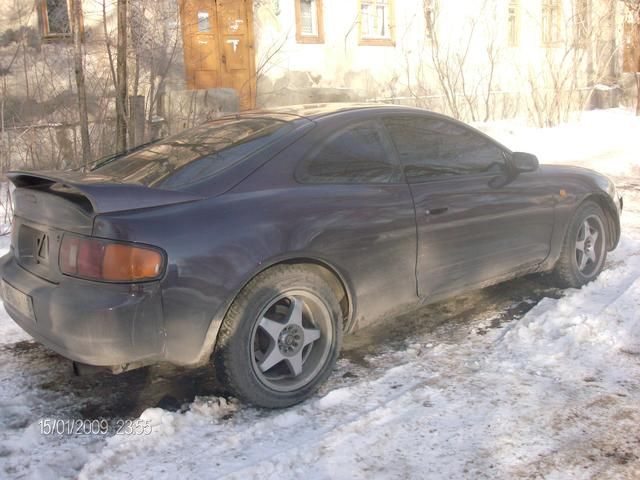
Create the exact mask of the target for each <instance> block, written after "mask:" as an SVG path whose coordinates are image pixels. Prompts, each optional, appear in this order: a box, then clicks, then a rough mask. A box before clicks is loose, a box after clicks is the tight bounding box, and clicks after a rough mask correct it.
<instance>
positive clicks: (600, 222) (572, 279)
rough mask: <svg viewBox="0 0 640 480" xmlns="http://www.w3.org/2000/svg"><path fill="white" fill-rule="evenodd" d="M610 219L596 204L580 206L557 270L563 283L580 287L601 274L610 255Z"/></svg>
mask: <svg viewBox="0 0 640 480" xmlns="http://www.w3.org/2000/svg"><path fill="white" fill-rule="evenodd" d="M606 221H607V219H606V217H605V214H604V212H603V211H602V208H600V206H599V205H597V204H596V203H594V202H590V201H588V202H585V203H584V204H582V205H581V206H580V207H578V209H577V210H576V212H575V214H574V215H573V219H572V221H571V224H570V225H569V229H568V230H567V234H566V237H565V240H564V243H563V246H562V252H561V254H560V259H559V260H558V263H557V265H556V268H555V270H554V274H555V277H556V280H557V283H558V284H559V286H561V287H574V288H579V287H581V286H582V285H584V284H586V283H588V282H590V281H591V280H593V279H594V278H596V277H597V276H598V275H599V274H600V272H601V271H602V268H603V267H604V262H605V260H606V258H607V238H606V235H607V233H606V232H607V231H606V229H605V225H606Z"/></svg>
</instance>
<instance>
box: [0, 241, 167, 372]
mask: <svg viewBox="0 0 640 480" xmlns="http://www.w3.org/2000/svg"><path fill="white" fill-rule="evenodd" d="M0 277H1V278H2V279H4V280H5V281H6V282H7V283H9V284H11V285H12V286H13V287H15V288H16V289H18V290H20V291H21V292H22V293H25V294H27V295H29V296H30V297H31V298H32V300H33V310H34V313H35V322H34V321H33V320H32V319H31V318H29V317H27V316H25V315H23V314H22V313H20V312H19V311H18V310H16V309H15V308H13V307H12V306H11V305H9V304H8V303H7V302H5V308H6V310H7V312H8V313H9V315H10V316H11V318H13V320H14V321H15V322H16V323H17V324H18V325H19V326H20V327H21V328H22V329H24V330H25V331H26V332H27V333H29V334H30V335H31V336H33V337H34V338H35V339H36V340H37V341H38V342H40V343H42V344H43V345H45V346H46V347H48V348H50V349H51V350H54V351H55V352H57V353H59V354H60V355H62V356H64V357H67V358H69V359H71V360H74V361H76V362H81V363H85V364H88V365H96V366H105V367H110V368H114V369H117V370H123V369H127V368H126V366H127V365H129V364H144V363H153V362H154V361H156V360H160V359H162V353H163V351H164V335H163V334H162V332H163V331H164V326H163V315H162V301H161V294H160V285H159V283H158V282H153V283H145V284H139V285H112V284H100V283H96V282H89V281H84V280H77V279H73V278H66V277H65V278H64V280H63V281H61V282H60V283H57V284H56V283H51V282H49V281H46V280H43V279H41V278H40V277H37V276H35V275H33V274H31V273H29V272H28V271H26V270H25V269H23V268H22V267H21V266H20V265H18V263H17V262H16V260H15V258H14V255H13V252H9V253H8V254H7V255H5V256H4V257H2V258H0Z"/></svg>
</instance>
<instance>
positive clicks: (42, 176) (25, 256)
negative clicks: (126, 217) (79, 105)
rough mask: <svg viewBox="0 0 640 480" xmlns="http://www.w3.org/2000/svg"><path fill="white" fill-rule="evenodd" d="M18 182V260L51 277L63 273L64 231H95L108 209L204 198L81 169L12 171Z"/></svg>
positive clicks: (15, 236) (15, 244)
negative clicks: (60, 255)
mask: <svg viewBox="0 0 640 480" xmlns="http://www.w3.org/2000/svg"><path fill="white" fill-rule="evenodd" d="M7 177H8V178H9V179H10V180H11V182H13V184H14V185H15V187H16V190H15V192H14V204H15V209H14V224H13V234H12V240H11V245H12V247H13V252H14V255H15V257H16V259H17V261H18V263H19V264H20V265H21V266H22V267H23V268H25V269H26V270H28V271H30V272H32V273H34V274H36V275H38V276H39V277H42V278H44V279H46V280H49V281H52V282H57V281H58V280H59V279H60V278H61V274H60V271H59V268H58V252H59V249H60V242H61V241H62V236H63V235H64V233H65V232H72V233H77V234H82V235H91V233H92V230H93V223H94V219H95V217H96V216H97V215H99V214H103V213H111V212H119V211H126V210H137V209H142V208H151V207H158V206H163V205H172V204H176V203H183V202H190V201H196V200H199V199H201V197H198V196H195V195H193V194H190V193H186V192H177V191H172V190H161V189H157V188H149V187H145V186H142V185H135V184H118V183H112V182H110V179H109V178H108V177H103V176H95V175H83V174H81V173H76V172H37V173H31V172H10V173H8V174H7Z"/></svg>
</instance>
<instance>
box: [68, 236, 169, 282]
mask: <svg viewBox="0 0 640 480" xmlns="http://www.w3.org/2000/svg"><path fill="white" fill-rule="evenodd" d="M59 263H60V270H61V271H62V273H64V274H65V275H71V276H73V277H80V278H86V279H89V280H99V281H105V282H140V281H145V280H154V279H157V278H159V277H160V276H161V275H162V269H163V264H164V258H163V256H162V254H161V253H160V252H159V251H157V250H155V249H153V248H148V247H140V246H138V245H132V244H126V243H117V242H111V241H109V240H102V239H97V238H90V237H78V236H75V235H65V236H64V237H63V238H62V244H61V245H60V262H59Z"/></svg>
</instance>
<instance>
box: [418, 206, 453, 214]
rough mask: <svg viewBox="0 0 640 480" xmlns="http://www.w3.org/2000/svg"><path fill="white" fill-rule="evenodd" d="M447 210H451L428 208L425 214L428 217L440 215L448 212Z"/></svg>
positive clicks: (447, 208)
mask: <svg viewBox="0 0 640 480" xmlns="http://www.w3.org/2000/svg"><path fill="white" fill-rule="evenodd" d="M447 210H449V207H440V208H431V209H429V208H427V209H426V210H425V212H424V213H425V214H426V215H439V214H441V213H444V212H446V211H447Z"/></svg>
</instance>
